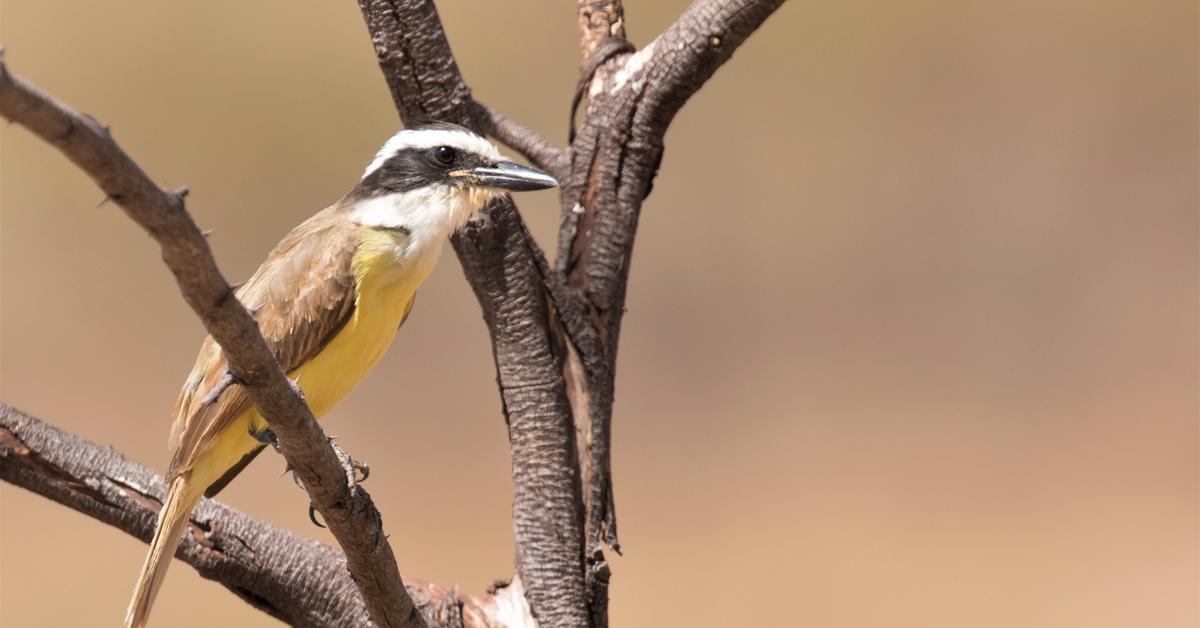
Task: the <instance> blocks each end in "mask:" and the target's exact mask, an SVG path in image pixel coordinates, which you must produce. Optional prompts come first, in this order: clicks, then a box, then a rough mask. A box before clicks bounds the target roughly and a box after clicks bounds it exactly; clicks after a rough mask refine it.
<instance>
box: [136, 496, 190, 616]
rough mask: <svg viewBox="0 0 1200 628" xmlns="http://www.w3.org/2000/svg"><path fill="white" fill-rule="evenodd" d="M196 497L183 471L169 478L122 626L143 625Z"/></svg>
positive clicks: (185, 526) (181, 536) (181, 535)
mask: <svg viewBox="0 0 1200 628" xmlns="http://www.w3.org/2000/svg"><path fill="white" fill-rule="evenodd" d="M198 501H200V491H197V490H194V489H193V488H192V487H191V486H190V485H189V483H188V481H187V474H186V473H185V474H184V475H182V476H179V477H176V478H175V479H174V480H172V481H171V488H170V489H168V490H167V499H166V501H165V502H163V507H162V510H160V511H158V527H157V528H155V529H154V539H152V540H151V541H150V552H149V553H148V554H146V562H145V564H143V565H142V574H141V575H140V576H138V582H137V587H136V588H135V589H134V590H133V599H131V600H130V601H129V610H127V611H125V628H142V627H143V626H145V625H146V620H148V619H149V618H150V606H151V605H153V604H154V596H155V595H157V594H158V587H159V585H161V584H162V581H163V577H164V576H166V575H167V567H169V566H170V565H171V559H172V558H173V557H174V556H175V548H176V547H178V546H179V540H180V539H181V538H183V531H184V530H185V529H186V528H187V522H188V516H189V515H190V514H191V513H192V508H193V507H195V506H196V502H198Z"/></svg>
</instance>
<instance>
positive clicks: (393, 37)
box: [359, 0, 589, 628]
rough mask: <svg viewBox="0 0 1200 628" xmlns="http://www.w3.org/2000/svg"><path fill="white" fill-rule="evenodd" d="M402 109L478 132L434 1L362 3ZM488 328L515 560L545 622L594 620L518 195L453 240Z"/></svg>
mask: <svg viewBox="0 0 1200 628" xmlns="http://www.w3.org/2000/svg"><path fill="white" fill-rule="evenodd" d="M359 8H360V9H361V10H362V13H363V17H364V19H365V21H366V23H367V28H368V30H369V31H370V33H371V41H372V42H373V43H374V46H375V53H376V56H377V58H378V61H379V66H380V69H382V70H383V74H384V78H385V79H386V81H387V84H388V87H389V89H390V90H391V93H392V99H393V100H394V101H395V103H396V109H397V110H398V111H399V113H400V117H401V118H402V119H403V120H404V121H405V123H407V124H412V123H414V122H420V121H426V120H443V121H448V122H456V123H458V124H462V125H465V126H468V127H471V128H474V129H475V130H480V126H479V124H478V122H479V120H477V119H476V116H475V115H474V112H473V109H474V105H473V101H472V100H471V97H470V90H469V89H468V88H467V86H466V83H465V82H464V81H463V78H462V75H461V74H460V73H459V71H458V66H457V65H456V64H455V62H454V57H453V55H452V53H451V51H450V44H449V42H448V41H447V40H446V35H445V32H444V30H443V29H442V24H441V21H440V20H439V18H438V15H437V10H436V9H435V8H434V5H433V2H432V1H431V0H359ZM452 243H453V245H454V250H455V252H457V253H458V257H459V260H460V261H461V262H462V266H463V270H464V272H465V273H466V277H467V281H468V282H469V283H470V284H471V288H472V290H474V292H475V295H476V297H477V298H478V300H479V304H480V307H481V309H482V310H483V318H484V320H485V321H486V322H487V323H488V330H489V333H490V334H491V340H492V352H493V355H494V357H495V361H496V372H497V382H498V383H499V385H500V396H501V401H502V409H503V411H504V415H505V418H506V422H507V424H508V433H509V442H510V444H511V449H512V463H513V532H514V538H515V543H516V550H517V551H516V569H517V574H518V575H519V576H520V579H521V581H522V582H523V583H524V585H525V586H526V587H527V591H526V595H527V597H528V599H529V604H530V606H531V607H532V610H533V615H534V617H536V618H537V620H538V621H539V622H540V623H541V624H542V625H544V626H555V627H559V626H563V627H573V626H577V627H581V628H582V627H585V626H588V625H589V613H588V608H587V601H586V599H587V596H586V593H585V591H584V577H583V572H584V570H583V544H582V543H583V505H582V499H581V495H580V484H579V468H578V458H577V453H576V449H575V425H574V422H573V419H572V417H571V413H570V404H569V402H568V400H567V392H566V384H565V382H564V380H563V377H562V372H563V371H562V359H563V358H562V353H561V351H560V347H561V342H560V340H559V339H558V338H557V337H556V336H555V333H554V331H553V329H554V326H553V325H552V324H551V317H552V316H553V313H552V310H551V308H550V306H549V303H548V300H547V297H546V293H545V290H544V288H543V286H544V285H545V284H546V281H545V278H543V277H542V276H541V275H540V273H539V268H540V267H539V264H538V261H539V257H541V252H540V251H539V250H538V248H537V245H536V244H535V243H534V242H533V240H532V239H531V238H530V237H529V235H528V230H527V229H526V228H525V225H524V222H523V221H522V220H521V216H520V215H519V214H518V213H517V210H516V207H515V206H514V205H513V203H512V200H511V199H507V198H505V199H503V200H501V201H499V202H496V203H493V204H492V205H491V207H489V208H488V209H487V211H485V212H484V213H483V216H482V217H481V218H480V219H478V220H475V221H473V222H472V223H471V224H469V225H468V227H467V228H466V229H465V230H464V231H463V232H461V233H459V234H457V235H456V236H454V237H453V238H452Z"/></svg>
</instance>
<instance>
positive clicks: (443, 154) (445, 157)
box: [433, 146, 458, 166]
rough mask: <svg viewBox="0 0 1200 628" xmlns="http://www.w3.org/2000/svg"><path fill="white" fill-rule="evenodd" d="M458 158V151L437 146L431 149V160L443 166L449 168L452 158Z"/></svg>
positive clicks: (452, 161)
mask: <svg viewBox="0 0 1200 628" xmlns="http://www.w3.org/2000/svg"><path fill="white" fill-rule="evenodd" d="M455 157H458V151H456V150H454V149H453V148H451V147H449V146H438V147H437V148H435V149H433V158H434V160H436V161H437V162H438V163H439V164H442V165H443V166H449V165H450V164H452V163H454V158H455Z"/></svg>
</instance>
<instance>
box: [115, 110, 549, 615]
mask: <svg viewBox="0 0 1200 628" xmlns="http://www.w3.org/2000/svg"><path fill="white" fill-rule="evenodd" d="M557 185H558V183H557V181H556V180H555V179H554V177H552V176H550V175H548V174H546V173H545V172H542V171H540V170H537V169H535V168H530V167H528V166H523V165H519V164H517V163H514V162H513V161H510V160H508V159H506V158H504V157H502V156H501V154H500V151H499V150H498V149H497V148H496V146H495V145H494V144H492V143H491V142H490V141H488V140H487V139H485V138H483V137H482V136H480V135H478V134H476V133H474V132H472V131H470V130H469V129H466V128H464V127H461V126H458V125H454V124H448V123H434V124H427V125H422V126H414V127H410V128H407V129H404V130H402V131H400V132H398V133H396V134H395V135H393V136H392V137H391V138H390V139H388V140H387V142H386V143H385V144H384V145H383V148H381V149H380V150H379V152H378V153H377V154H376V155H375V158H374V160H372V161H371V162H370V164H369V165H368V166H367V168H366V170H365V171H364V173H363V176H362V179H361V180H360V181H359V182H358V183H357V184H356V185H355V186H354V187H353V188H351V190H350V191H349V192H348V193H346V195H345V196H343V197H342V198H341V199H339V200H338V201H337V202H335V203H334V204H332V205H331V206H329V207H327V208H326V209H324V210H322V211H320V212H318V213H316V214H314V215H313V216H312V217H310V218H308V219H307V220H305V221H304V222H303V223H301V224H300V225H299V226H297V227H296V228H294V229H292V231H291V232H290V233H288V234H287V235H286V236H285V237H284V238H283V239H282V240H281V241H280V242H279V244H278V245H276V246H275V248H274V249H273V250H272V251H271V252H270V254H268V255H267V258H266V260H265V261H263V263H262V265H261V266H259V268H258V270H257V271H255V273H254V274H253V275H252V276H251V277H250V279H249V280H248V281H246V282H245V283H244V284H243V285H242V286H240V287H239V288H238V289H237V290H236V292H235V294H236V296H237V298H238V299H239V300H240V301H241V302H242V304H243V305H244V306H245V307H246V309H247V310H249V312H250V313H251V314H252V315H253V316H254V319H255V321H256V322H257V323H258V326H259V330H260V331H261V332H262V335H263V338H264V339H265V340H266V341H267V344H268V346H269V347H270V348H271V350H272V352H273V353H274V355H275V357H276V359H277V360H278V361H279V365H280V367H282V369H283V370H284V372H285V373H287V375H288V376H289V377H290V378H291V379H292V380H293V381H294V382H296V384H297V386H298V387H299V388H300V390H301V392H302V394H303V397H304V399H305V401H306V402H307V403H308V406H309V408H310V409H311V410H312V413H313V415H314V416H316V417H318V418H320V417H321V416H322V415H324V414H326V413H327V412H329V410H330V409H332V408H333V407H334V406H335V405H336V404H337V403H338V402H339V401H341V400H342V399H343V398H344V397H345V396H346V395H347V394H349V393H350V391H351V390H352V389H353V388H354V387H355V386H356V385H357V384H358V382H359V381H360V380H361V379H362V378H363V377H364V376H365V375H366V374H367V373H368V372H369V371H370V370H371V369H372V368H373V367H374V366H375V364H376V363H377V362H378V361H379V359H380V358H381V357H382V356H383V354H384V352H385V351H386V350H387V348H388V345H390V344H391V342H392V339H393V338H394V336H395V335H396V333H397V331H398V330H399V328H400V327H401V326H402V325H403V324H404V321H405V320H406V319H407V317H408V314H409V312H410V310H411V309H412V306H413V300H414V298H415V295H416V291H417V288H418V287H419V286H420V285H421V283H422V282H423V281H424V280H425V279H426V278H427V277H428V276H429V274H430V272H431V271H432V270H433V268H434V265H435V264H436V263H437V260H438V257H439V256H440V255H441V251H442V249H443V248H444V243H445V241H446V239H447V237H448V236H449V235H450V234H452V233H453V232H454V231H456V230H458V229H460V228H462V227H463V226H464V225H465V224H466V223H467V222H468V220H469V219H470V218H471V217H472V216H473V215H475V213H476V212H478V211H479V210H480V209H481V208H483V207H484V206H485V205H486V204H488V203H489V202H490V201H491V200H493V199H495V198H497V197H501V196H503V195H505V194H507V193H508V192H518V191H529V190H543V189H549V188H553V187H555V186H557ZM173 415H174V421H173V423H172V426H171V431H170V436H169V438H168V448H169V449H170V451H171V460H170V464H169V466H168V469H167V473H166V476H165V481H166V485H167V487H168V488H167V494H166V498H165V499H164V500H163V505H162V508H161V510H160V511H159V514H158V519H157V525H156V527H155V531H154V536H153V538H152V540H151V541H150V549H149V552H148V553H147V555H146V560H145V563H144V564H143V565H142V569H141V573H140V575H139V576H138V580H137V585H136V587H135V588H134V591H133V597H132V599H131V600H130V603H129V608H128V610H127V611H126V616H125V626H126V627H127V628H141V627H142V626H145V625H146V622H147V621H148V619H149V615H150V608H151V606H152V605H153V603H154V598H155V596H156V595H157V593H158V590H159V588H160V586H161V585H162V581H163V578H164V576H165V575H166V571H167V567H168V566H169V564H170V561H171V558H172V557H173V556H174V554H175V550H176V548H177V547H178V546H179V542H180V539H181V538H182V536H183V532H184V530H185V529H186V528H187V522H188V519H189V516H190V514H191V511H192V509H193V508H194V507H195V506H196V504H197V503H198V502H199V501H200V498H201V497H202V496H205V497H212V496H213V495H215V494H216V493H217V492H218V491H220V490H221V489H222V488H224V487H225V485H226V484H228V483H229V482H230V481H231V480H232V479H233V478H234V476H236V475H237V474H238V473H239V472H240V471H242V469H244V468H245V467H246V465H248V464H249V463H250V462H251V461H252V460H253V459H254V457H255V456H257V455H258V454H259V453H260V452H262V450H263V449H264V447H266V445H267V444H271V443H273V442H274V441H275V438H274V434H273V433H272V432H271V431H270V426H269V425H268V424H267V422H266V421H265V420H264V419H263V417H262V416H261V415H260V414H259V413H258V411H257V410H256V409H255V408H254V406H253V404H251V402H250V400H249V398H248V397H247V395H246V391H245V389H244V388H243V386H242V385H241V384H240V383H238V381H237V379H236V377H235V376H234V375H233V371H232V370H231V369H230V365H229V362H228V360H227V358H226V356H225V354H224V351H223V350H222V349H221V347H220V345H218V344H217V343H216V342H215V341H214V340H213V338H212V336H209V337H207V338H206V339H205V340H204V342H203V343H202V344H201V347H200V352H199V355H198V356H197V358H196V362H195V366H194V367H193V368H192V370H191V373H190V374H189V375H188V377H187V378H186V379H185V381H184V384H183V388H182V390H181V391H180V393H179V397H178V399H177V400H176V402H175V407H174V411H173Z"/></svg>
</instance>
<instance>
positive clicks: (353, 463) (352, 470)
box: [329, 438, 371, 491]
mask: <svg viewBox="0 0 1200 628" xmlns="http://www.w3.org/2000/svg"><path fill="white" fill-rule="evenodd" d="M329 446H330V447H333V453H335V454H337V458H338V462H340V463H341V464H342V469H343V470H344V471H345V472H346V486H347V487H348V488H349V489H350V490H351V491H353V490H354V489H355V488H356V487H357V486H358V483H359V482H365V481H366V480H367V478H368V477H369V476H370V475H371V467H369V466H368V465H367V463H365V462H361V461H358V460H355V459H354V458H351V457H350V454H348V453H346V451H345V450H343V449H342V448H341V447H338V446H337V443H335V442H334V441H333V439H332V438H330V439H329ZM360 473H361V474H362V475H361V477H360V476H359V474H360Z"/></svg>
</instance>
